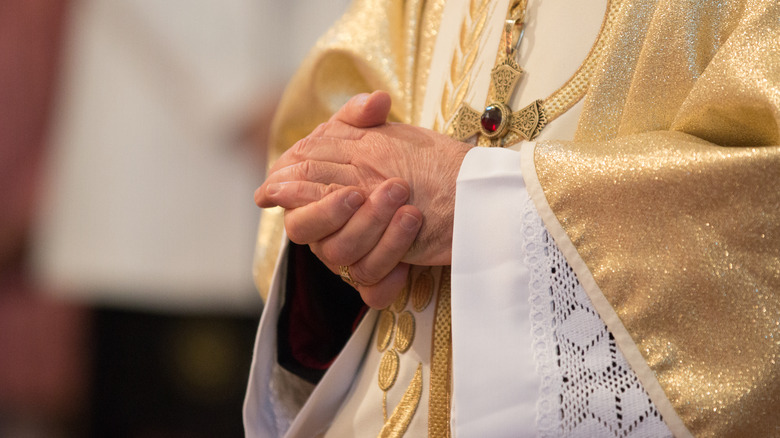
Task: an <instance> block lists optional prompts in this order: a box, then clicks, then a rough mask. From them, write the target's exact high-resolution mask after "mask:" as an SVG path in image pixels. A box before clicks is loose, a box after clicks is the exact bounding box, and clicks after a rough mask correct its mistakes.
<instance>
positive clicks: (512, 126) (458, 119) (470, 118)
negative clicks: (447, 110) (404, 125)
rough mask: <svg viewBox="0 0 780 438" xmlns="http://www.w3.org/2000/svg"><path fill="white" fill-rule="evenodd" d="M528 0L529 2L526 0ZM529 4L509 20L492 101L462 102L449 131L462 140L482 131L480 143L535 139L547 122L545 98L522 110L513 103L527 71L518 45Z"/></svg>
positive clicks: (492, 81) (493, 80)
mask: <svg viewBox="0 0 780 438" xmlns="http://www.w3.org/2000/svg"><path fill="white" fill-rule="evenodd" d="M522 3H525V2H522ZM524 15H525V5H524V4H523V7H522V9H521V10H520V12H519V13H518V14H517V15H516V16H515V18H513V19H508V20H507V21H506V29H505V35H506V51H505V56H503V58H504V59H503V60H502V61H501V62H500V63H499V64H498V65H497V66H496V67H494V68H493V70H491V72H490V89H489V91H488V98H487V102H488V104H487V105H486V106H485V109H484V111H477V110H475V109H473V108H471V107H470V106H468V105H467V104H465V103H464V104H463V105H461V107H460V108H459V109H458V111H457V113H455V117H453V119H452V123H451V124H450V126H449V129H448V134H449V135H450V136H451V137H453V138H455V139H457V140H460V141H464V140H466V139H468V138H469V137H471V136H473V135H475V134H480V136H479V137H478V138H477V144H479V145H480V146H504V145H505V144H507V141H509V144H511V143H514V142H515V141H513V140H518V141H519V140H521V139H522V140H533V139H534V138H536V136H537V135H539V132H541V130H542V129H543V128H544V126H545V125H546V124H547V117H546V116H545V113H544V108H543V106H542V103H543V101H542V100H536V101H534V102H532V103H531V104H530V105H528V106H526V107H525V108H523V109H522V110H520V111H517V112H513V111H512V108H510V107H509V99H510V98H511V97H512V93H513V92H514V89H515V86H516V85H517V83H518V81H519V80H520V77H521V76H522V75H523V69H522V68H520V66H519V65H517V62H516V61H515V59H514V58H515V56H514V53H515V49H516V47H517V45H519V43H520V40H521V39H522V36H523V25H524V21H523V20H524V18H525V17H524Z"/></svg>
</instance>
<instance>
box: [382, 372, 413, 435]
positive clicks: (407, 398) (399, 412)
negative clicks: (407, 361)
mask: <svg viewBox="0 0 780 438" xmlns="http://www.w3.org/2000/svg"><path fill="white" fill-rule="evenodd" d="M421 396H422V364H421V363H420V364H417V371H415V372H414V377H413V378H412V381H411V382H410V383H409V387H408V388H406V392H404V396H403V398H401V402H400V403H399V404H398V406H396V407H395V409H393V414H392V415H391V416H390V418H389V419H388V420H387V422H386V423H385V425H384V427H382V430H381V431H380V432H379V437H382V438H394V437H402V436H403V435H404V433H406V429H408V428H409V423H410V422H411V421H412V417H414V413H415V412H416V411H417V405H419V404H420V397H421Z"/></svg>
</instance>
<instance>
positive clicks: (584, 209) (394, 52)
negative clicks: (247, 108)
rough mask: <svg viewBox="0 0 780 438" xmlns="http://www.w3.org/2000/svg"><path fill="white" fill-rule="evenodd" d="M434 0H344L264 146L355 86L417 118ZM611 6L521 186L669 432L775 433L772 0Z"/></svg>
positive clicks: (641, 1)
mask: <svg viewBox="0 0 780 438" xmlns="http://www.w3.org/2000/svg"><path fill="white" fill-rule="evenodd" d="M442 5H443V1H442V0H436V1H427V2H426V1H420V0H417V1H407V2H404V1H398V0H395V1H394V0H358V1H356V2H355V4H354V5H353V6H352V7H351V8H350V10H349V11H348V12H347V14H346V15H345V16H344V18H343V19H342V20H340V21H339V23H337V24H336V25H335V26H334V27H333V28H332V30H331V31H330V32H328V33H327V34H326V35H325V36H324V37H323V38H322V39H321V40H320V42H319V43H318V44H317V46H316V47H315V48H314V49H313V51H312V52H311V54H310V55H309V57H308V58H307V59H306V61H305V62H304V64H303V66H302V67H301V69H300V70H299V72H298V73H297V74H296V75H295V77H294V78H293V79H292V82H291V84H290V86H289V87H288V88H287V91H286V93H285V96H284V98H283V101H282V104H281V106H280V109H279V112H278V114H277V117H276V119H275V122H274V126H273V136H272V139H271V144H270V150H271V152H270V154H271V159H272V160H273V159H275V158H276V157H278V156H279V154H281V153H282V152H283V151H284V150H285V149H286V148H288V147H290V146H291V145H292V144H293V143H294V142H295V141H297V140H298V139H300V138H302V137H304V136H306V135H307V134H308V133H309V132H310V131H311V130H312V129H313V128H314V127H315V126H316V125H317V124H318V123H320V122H323V121H325V120H327V118H328V117H329V116H330V114H332V113H333V112H334V111H336V110H337V109H338V108H339V107H340V106H341V105H342V104H343V103H344V102H346V100H347V99H348V98H349V97H351V96H352V95H354V94H356V93H360V92H370V91H372V90H376V89H383V90H386V91H388V92H389V93H390V95H391V97H392V98H393V110H392V113H391V117H392V118H393V119H394V120H396V121H401V122H405V123H412V124H414V123H415V122H416V121H418V120H419V118H420V114H419V112H420V111H421V106H422V105H421V102H420V99H421V96H422V95H423V93H422V92H421V90H420V88H421V87H423V86H424V84H425V83H426V78H427V72H428V65H429V63H430V59H431V53H432V50H433V49H432V47H433V43H434V40H435V36H436V29H437V28H438V24H439V23H438V20H439V18H440V14H441V10H442ZM612 19H613V20H614V22H613V23H612V30H611V34H610V35H609V40H608V41H607V42H606V44H605V45H604V46H603V49H602V53H600V54H599V56H600V57H601V58H600V61H599V65H598V67H597V68H595V72H594V73H593V75H592V76H591V81H590V85H589V88H588V91H587V93H586V95H585V108H584V110H583V113H582V116H581V119H580V123H579V128H578V131H577V134H576V137H575V139H574V141H571V142H558V141H545V142H541V143H539V144H537V145H536V146H535V148H524V150H523V152H522V153H524V154H526V156H527V158H528V159H525V160H524V166H525V168H524V169H523V174H524V176H525V178H526V182H527V185H528V189H529V192H530V193H531V196H532V198H533V199H534V202H535V204H536V206H537V208H538V210H539V212H540V214H541V216H542V218H543V220H544V222H545V225H546V227H547V228H548V230H549V231H550V233H551V235H552V236H553V237H554V238H555V240H556V243H557V244H558V245H559V246H560V248H561V250H562V251H563V253H564V254H565V255H566V258H567V260H568V262H569V264H570V265H571V266H572V267H573V269H574V270H575V272H576V273H577V276H578V279H579V281H580V282H581V283H582V285H583V286H584V288H585V290H586V291H587V293H588V295H589V296H590V298H591V300H592V302H593V304H594V307H595V308H596V310H597V311H598V312H599V314H600V316H601V318H602V319H603V320H604V321H605V322H606V324H607V325H608V327H609V329H610V331H611V332H612V333H613V334H614V336H615V338H616V340H617V343H618V345H619V346H620V348H621V350H622V352H623V354H624V355H625V356H626V358H627V360H628V362H629V363H630V364H631V366H632V367H633V368H634V370H635V371H636V373H637V375H638V377H639V379H640V380H641V382H642V384H643V385H644V387H645V389H646V390H647V392H648V393H649V395H650V397H651V398H652V400H653V402H654V403H655V404H656V406H657V407H658V409H659V411H660V412H661V413H662V414H663V416H664V419H665V420H666V421H667V424H668V425H669V427H670V429H671V430H672V431H673V432H674V433H675V435H677V436H686V435H690V434H693V435H695V436H777V435H780V415H778V412H780V299H779V298H778V294H779V293H780V146H778V145H780V3H778V2H777V0H753V1H749V0H723V1H720V2H687V1H681V0H624V1H623V2H622V4H621V6H620V9H619V11H618V12H617V14H616V15H615V16H614V17H613V18H612ZM280 219H281V217H280V215H279V212H278V211H273V210H270V211H267V214H265V215H264V218H263V221H262V224H261V232H260V235H259V238H258V252H257V256H256V262H255V278H256V279H257V282H258V287H259V288H260V289H261V290H267V284H266V282H267V281H268V279H270V278H271V275H270V273H271V268H272V264H273V260H274V258H275V256H276V251H277V248H278V242H279V236H280V233H281V220H280Z"/></svg>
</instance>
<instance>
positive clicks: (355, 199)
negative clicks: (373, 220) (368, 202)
mask: <svg viewBox="0 0 780 438" xmlns="http://www.w3.org/2000/svg"><path fill="white" fill-rule="evenodd" d="M344 202H345V203H346V204H347V207H349V208H351V209H352V210H357V209H358V207H360V206H361V205H363V195H361V194H360V193H358V192H351V193H350V194H349V195H347V199H345V200H344Z"/></svg>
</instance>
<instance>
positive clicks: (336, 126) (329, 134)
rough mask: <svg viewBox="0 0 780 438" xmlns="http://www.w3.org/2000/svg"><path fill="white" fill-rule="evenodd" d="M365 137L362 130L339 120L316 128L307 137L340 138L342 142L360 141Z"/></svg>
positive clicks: (330, 121) (364, 132)
mask: <svg viewBox="0 0 780 438" xmlns="http://www.w3.org/2000/svg"><path fill="white" fill-rule="evenodd" d="M364 135H366V131H365V130H364V129H363V128H357V127H355V126H352V125H350V124H348V123H344V122H342V121H341V120H338V119H333V120H329V121H327V122H325V123H321V124H320V125H319V126H317V127H316V128H315V129H314V131H312V132H311V134H309V135H307V137H311V138H317V137H325V138H341V139H344V140H360V139H361V138H363V136H364Z"/></svg>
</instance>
